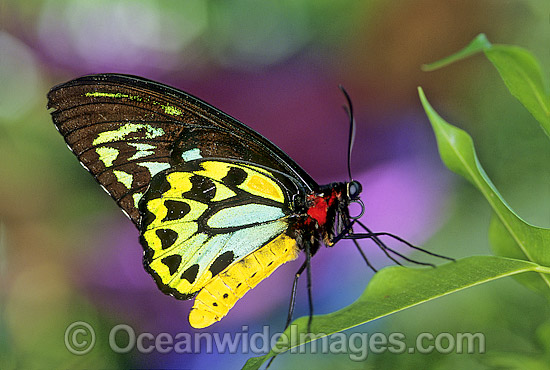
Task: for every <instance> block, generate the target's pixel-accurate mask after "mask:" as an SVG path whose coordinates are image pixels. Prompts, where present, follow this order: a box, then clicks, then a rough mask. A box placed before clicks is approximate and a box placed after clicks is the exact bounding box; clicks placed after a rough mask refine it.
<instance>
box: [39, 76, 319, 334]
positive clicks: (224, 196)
mask: <svg viewBox="0 0 550 370" xmlns="http://www.w3.org/2000/svg"><path fill="white" fill-rule="evenodd" d="M48 99H49V102H48V107H50V108H55V111H54V112H52V116H53V120H54V123H55V125H56V126H57V128H58V130H59V132H60V133H61V134H62V135H63V137H64V138H65V141H66V142H67V144H68V146H69V148H70V149H71V150H72V151H73V152H74V153H75V155H76V156H77V157H78V159H79V160H80V162H81V163H82V164H83V165H84V167H86V168H87V169H88V170H89V171H90V172H91V174H92V175H93V176H94V178H95V179H96V180H97V181H98V182H99V183H100V184H101V185H102V187H103V188H104V189H105V190H106V191H107V192H108V193H109V194H110V195H111V196H112V197H113V198H114V199H115V201H116V202H117V203H118V204H119V205H120V207H121V208H122V209H123V210H124V211H125V212H126V213H127V214H128V215H129V216H130V218H131V219H132V221H133V222H134V223H135V224H136V226H138V228H139V229H140V232H141V237H140V238H141V244H142V246H143V248H144V251H145V254H144V265H145V268H146V269H147V271H148V272H149V273H150V274H151V275H152V276H153V277H154V279H155V280H156V282H157V284H158V286H159V288H160V289H161V290H162V291H163V292H165V293H167V294H171V295H173V296H175V297H177V298H180V299H188V298H192V297H194V296H195V295H197V293H198V296H197V298H196V300H195V305H194V307H193V309H192V311H191V314H190V322H191V324H192V325H193V326H195V327H205V326H208V325H210V324H212V323H213V322H215V321H217V320H220V319H221V318H222V317H223V316H225V314H226V313H227V312H228V311H229V309H230V308H231V307H232V306H233V305H234V304H235V302H236V301H237V300H238V299H239V298H241V297H242V296H243V295H244V294H245V293H246V292H247V291H248V290H250V289H251V288H253V287H254V286H255V285H256V284H258V283H259V282H260V281H261V280H263V279H264V278H266V277H267V276H269V275H270V274H271V273H272V272H273V271H274V270H275V269H276V268H277V267H278V266H280V265H281V264H283V263H285V262H287V261H290V260H293V259H295V258H296V257H297V255H298V251H299V247H298V245H297V243H296V240H294V239H293V238H291V237H289V236H288V235H286V233H285V232H286V230H287V229H288V226H289V219H290V218H291V217H292V215H293V213H294V212H295V211H294V210H292V204H293V201H295V197H296V195H298V196H303V194H305V193H306V192H308V191H310V190H311V189H316V188H318V185H317V184H316V183H315V182H314V181H313V180H312V179H311V177H309V175H307V173H306V172H305V171H304V170H302V169H301V168H300V167H299V166H298V165H297V164H296V163H295V162H294V161H292V159H290V158H289V157H288V156H287V155H286V154H285V153H284V152H282V151H281V150H280V149H279V148H277V147H276V146H275V145H273V144H272V143H271V142H269V141H268V140H267V139H265V138H263V137H262V136H261V135H259V134H258V133H256V132H255V131H253V130H251V129H249V128H248V127H246V126H245V125H243V124H241V123H240V122H238V121H237V120H235V119H233V118H232V117H230V116H228V115H226V114H225V113H223V112H221V111H219V110H217V109H215V108H213V107H212V106H210V105H208V104H206V103H204V102H203V101H201V100H199V99H197V98H195V97H193V96H191V95H189V94H186V93H184V92H182V91H179V90H176V89H173V88H171V87H168V86H165V85H162V84H159V83H156V82H153V81H149V80H146V79H143V78H140V77H134V76H127V75H113V74H104V75H91V76H85V77H82V78H79V79H76V80H73V81H70V82H67V83H65V84H62V85H59V86H56V87H54V88H53V89H52V90H51V91H50V93H49V95H48ZM199 292H200V293H199Z"/></svg>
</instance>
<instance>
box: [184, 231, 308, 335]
mask: <svg viewBox="0 0 550 370" xmlns="http://www.w3.org/2000/svg"><path fill="white" fill-rule="evenodd" d="M298 252H299V249H298V246H297V245H296V241H295V240H294V239H292V238H290V237H289V236H287V235H285V234H281V235H279V236H278V237H276V238H275V239H273V240H272V241H271V242H269V243H268V244H266V245H265V246H263V247H262V248H260V249H258V250H257V251H255V252H253V253H251V254H249V255H248V256H246V257H244V258H243V259H241V260H240V261H237V262H236V263H234V264H233V265H231V266H229V267H228V268H226V269H225V270H223V271H222V272H220V273H219V274H218V275H216V276H215V277H214V278H213V279H212V280H211V281H210V282H209V283H207V284H206V285H205V286H204V288H202V289H201V291H200V292H199V293H198V294H197V296H196V298H195V304H194V305H193V308H192V309H191V312H190V313H189V323H190V324H191V326H192V327H194V328H205V327H207V326H210V325H212V324H214V323H215V322H216V321H220V320H221V319H222V318H223V317H224V316H225V315H227V313H228V312H229V310H230V309H231V307H233V306H234V305H235V303H237V301H238V300H239V299H241V297H242V296H244V295H245V293H246V292H248V291H249V290H250V289H252V288H254V287H255V286H256V285H257V284H258V283H259V282H260V281H262V280H263V279H265V278H267V277H268V276H269V275H271V273H273V271H275V269H276V268H277V267H279V266H281V265H282V264H284V263H286V262H288V261H292V260H294V259H296V257H298Z"/></svg>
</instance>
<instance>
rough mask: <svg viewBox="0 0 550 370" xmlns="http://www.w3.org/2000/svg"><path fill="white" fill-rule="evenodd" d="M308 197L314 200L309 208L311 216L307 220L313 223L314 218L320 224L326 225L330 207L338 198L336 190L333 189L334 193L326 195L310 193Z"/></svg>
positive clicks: (308, 211) (308, 213)
mask: <svg viewBox="0 0 550 370" xmlns="http://www.w3.org/2000/svg"><path fill="white" fill-rule="evenodd" d="M308 198H309V199H308V200H310V201H312V202H313V205H312V206H311V207H309V208H308V210H307V215H308V216H309V217H310V218H308V219H307V220H306V222H307V223H311V222H312V219H313V220H315V221H317V223H318V224H319V226H323V225H325V223H326V222H327V212H328V209H329V207H330V206H332V205H333V204H334V202H335V201H336V198H337V194H336V191H334V190H332V193H331V194H330V195H326V196H324V197H323V196H317V195H310V196H309V197H308Z"/></svg>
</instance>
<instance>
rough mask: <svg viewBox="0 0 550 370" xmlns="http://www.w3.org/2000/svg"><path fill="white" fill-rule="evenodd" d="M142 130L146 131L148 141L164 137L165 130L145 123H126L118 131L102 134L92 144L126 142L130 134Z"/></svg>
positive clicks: (145, 136)
mask: <svg viewBox="0 0 550 370" xmlns="http://www.w3.org/2000/svg"><path fill="white" fill-rule="evenodd" d="M140 130H143V131H144V133H143V136H144V138H146V139H153V138H155V137H158V136H162V135H164V130H163V129H161V128H160V127H153V126H150V125H146V124H143V123H126V124H125V125H122V126H120V127H119V128H117V129H116V130H111V131H104V132H101V133H100V134H99V135H97V137H96V138H95V140H94V141H93V142H92V145H99V144H104V143H110V142H113V141H119V140H124V139H126V137H127V136H128V135H129V134H131V133H133V132H138V131H140Z"/></svg>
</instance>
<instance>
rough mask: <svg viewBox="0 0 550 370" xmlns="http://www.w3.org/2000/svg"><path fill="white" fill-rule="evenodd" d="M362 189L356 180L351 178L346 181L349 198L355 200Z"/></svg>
mask: <svg viewBox="0 0 550 370" xmlns="http://www.w3.org/2000/svg"><path fill="white" fill-rule="evenodd" d="M362 190H363V187H362V186H361V184H360V183H359V182H358V181H355V180H352V181H351V182H349V183H348V197H349V198H350V199H351V200H355V199H358V198H359V194H361V191H362Z"/></svg>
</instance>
